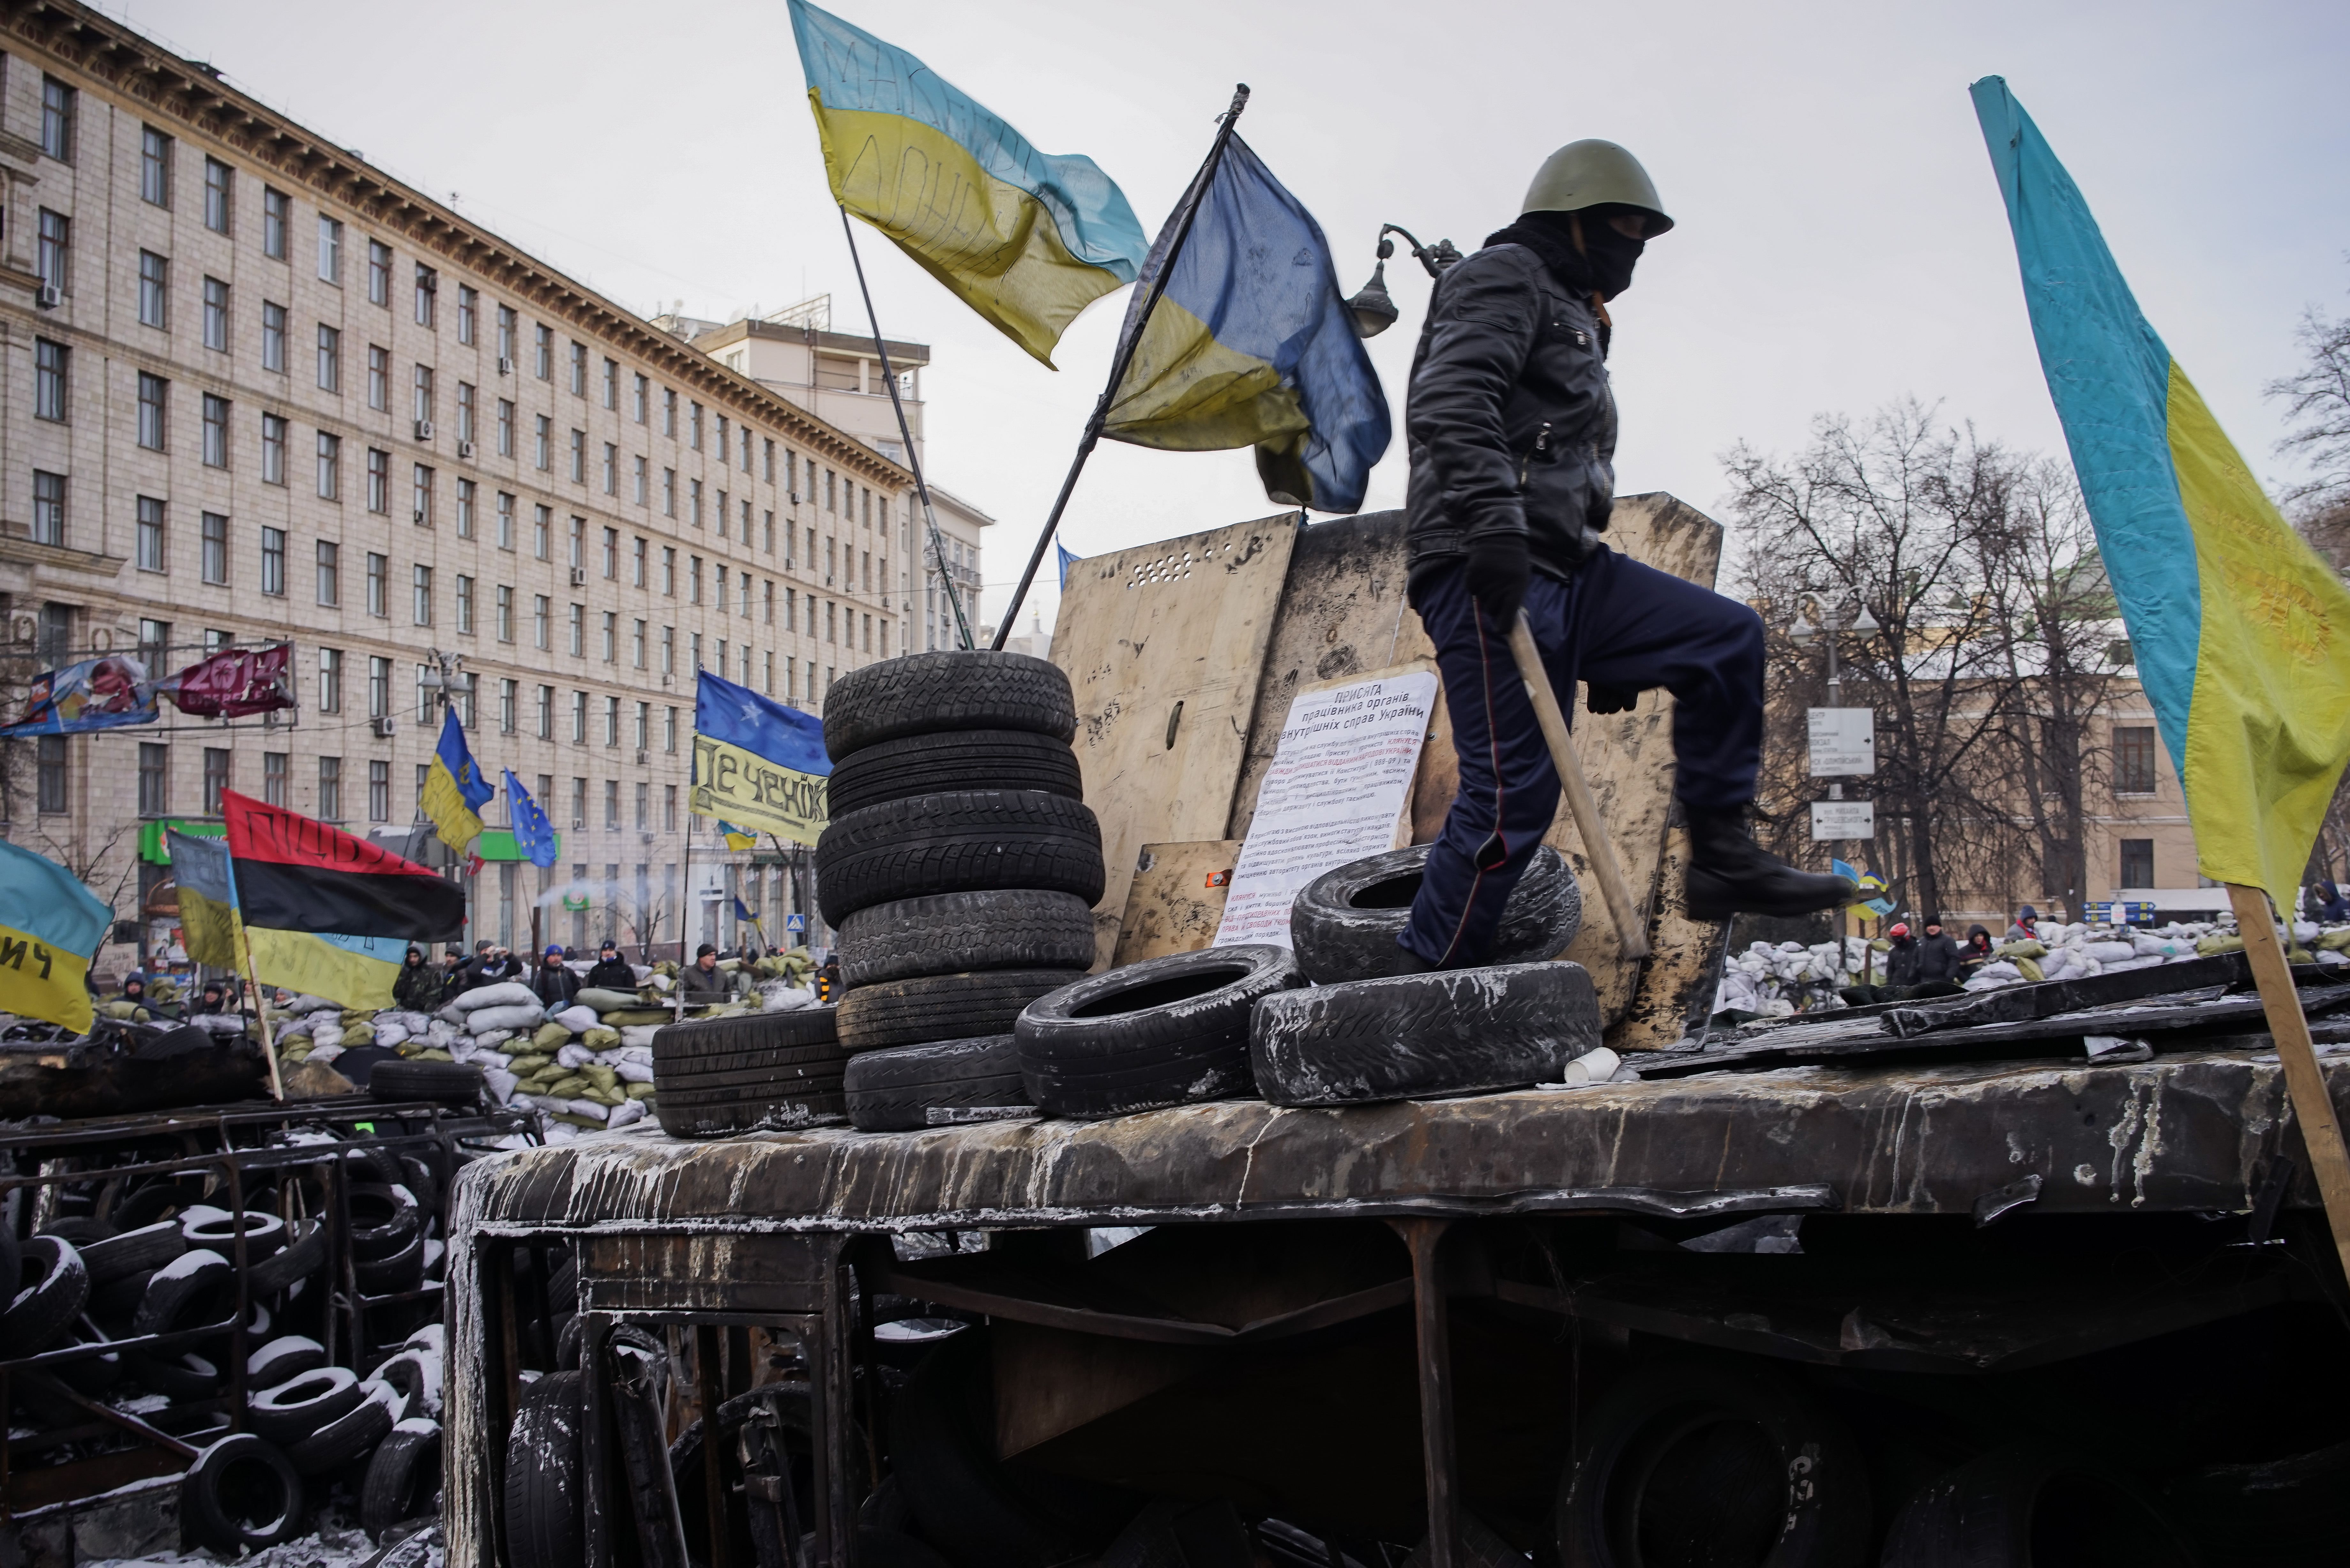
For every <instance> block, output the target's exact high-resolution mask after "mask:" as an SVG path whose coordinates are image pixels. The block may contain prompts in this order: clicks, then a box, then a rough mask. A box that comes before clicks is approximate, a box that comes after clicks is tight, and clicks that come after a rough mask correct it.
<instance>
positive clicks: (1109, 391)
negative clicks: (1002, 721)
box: [988, 82, 1249, 649]
mask: <svg viewBox="0 0 2350 1568" xmlns="http://www.w3.org/2000/svg"><path fill="white" fill-rule="evenodd" d="M1248 100H1249V89H1248V84H1247V83H1246V82H1243V83H1241V84H1240V85H1239V86H1238V87H1237V88H1233V89H1232V108H1230V109H1226V110H1225V111H1224V113H1223V116H1222V124H1220V125H1219V126H1218V127H1217V129H1216V140H1215V144H1214V145H1213V146H1211V147H1210V148H1209V149H1208V156H1207V158H1206V160H1205V161H1203V162H1201V165H1200V171H1199V172H1198V173H1197V174H1195V175H1193V176H1192V177H1191V189H1190V190H1188V191H1186V192H1184V193H1183V204H1182V205H1181V206H1180V208H1178V209H1177V210H1176V215H1175V224H1176V228H1175V237H1174V240H1173V242H1172V243H1171V244H1169V245H1168V247H1167V254H1166V255H1164V256H1163V257H1161V258H1159V268H1158V270H1157V271H1156V272H1154V273H1152V274H1151V275H1150V287H1149V291H1148V293H1147V294H1146V295H1145V296H1144V299H1143V302H1142V308H1141V309H1140V310H1139V311H1137V312H1135V313H1134V314H1133V315H1132V316H1129V317H1128V318H1127V330H1126V331H1125V332H1123V333H1121V334H1120V335H1119V337H1118V352H1117V353H1116V354H1115V355H1113V356H1112V357H1111V359H1110V367H1109V382H1108V384H1107V385H1106V386H1105V387H1103V388H1102V394H1101V397H1100V399H1099V400H1097V401H1096V402H1095V404H1094V411H1093V413H1092V415H1091V416H1090V417H1089V418H1088V419H1087V421H1086V429H1085V433H1084V434H1083V435H1082V436H1080V437H1079V438H1078V439H1077V454H1076V457H1074V458H1072V459H1071V460H1070V462H1069V472H1068V477H1067V478H1066V479H1064V480H1062V481H1061V493H1060V494H1059V495H1058V496H1056V497H1055V498H1054V501H1053V511H1052V514H1051V515H1050V516H1048V517H1046V518H1045V531H1044V532H1043V533H1041V534H1039V535H1036V547H1035V549H1033V550H1031V551H1029V552H1028V565H1027V567H1026V568H1025V569H1024V570H1023V571H1022V572H1021V574H1020V586H1019V587H1015V588H1014V589H1013V590H1012V602H1011V604H1010V605H1008V606H1006V607H1005V608H1004V611H1003V620H1002V621H1001V622H1000V623H999V624H998V625H997V626H996V628H995V640H994V641H993V642H991V643H990V644H988V647H989V648H991V649H1001V648H1002V647H1003V639H1005V638H1007V637H1009V636H1011V635H1012V623H1013V622H1014V620H1016V619H1018V618H1019V616H1020V606H1021V604H1022V603H1023V602H1024V600H1025V599H1026V598H1027V597H1028V589H1029V586H1030V585H1031V584H1033V583H1035V580H1036V568H1037V566H1040V565H1042V564H1043V562H1044V559H1045V545H1048V544H1050V543H1051V542H1052V539H1053V535H1055V534H1056V533H1058V532H1059V531H1060V527H1061V513H1062V512H1063V510H1064V509H1066V507H1067V506H1068V504H1069V494H1070V493H1071V492H1072V491H1074V490H1076V487H1077V475H1078V474H1080V473H1082V472H1085V467H1086V459H1087V458H1089V457H1091V456H1092V455H1093V452H1094V447H1095V445H1096V443H1097V442H1098V441H1100V440H1101V434H1102V430H1103V428H1104V427H1105V426H1107V424H1108V423H1109V410H1110V402H1111V400H1113V399H1114V398H1116V397H1117V396H1118V383H1120V382H1121V381H1124V380H1125V379H1126V372H1127V369H1128V367H1129V366H1131V365H1132V364H1133V363H1134V356H1135V352H1136V350H1138V349H1139V348H1141V347H1142V333H1143V329H1144V328H1145V327H1149V324H1150V313H1151V312H1152V311H1154V310H1156V309H1158V308H1159V296H1162V295H1164V294H1165V293H1166V292H1167V278H1168V275H1169V274H1170V273H1172V272H1173V271H1174V270H1175V258H1176V257H1177V256H1179V255H1180V254H1182V251H1183V242H1184V241H1185V240H1187V239H1190V238H1191V221H1192V220H1193V219H1194V218H1196V217H1198V216H1199V214H1200V202H1201V200H1202V199H1203V198H1204V197H1205V196H1206V195H1207V193H1208V182H1209V181H1211V180H1212V179H1213V178H1214V177H1215V173H1216V166H1217V165H1218V164H1219V163H1222V161H1223V160H1224V147H1225V145H1226V143H1228V142H1230V141H1231V140H1232V125H1233V123H1234V122H1235V121H1237V120H1238V119H1240V117H1241V110H1242V109H1245V108H1247V107H1248Z"/></svg>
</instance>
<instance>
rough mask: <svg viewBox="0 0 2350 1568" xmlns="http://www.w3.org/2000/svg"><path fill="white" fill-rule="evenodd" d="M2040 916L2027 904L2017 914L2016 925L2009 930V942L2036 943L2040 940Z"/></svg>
mask: <svg viewBox="0 0 2350 1568" xmlns="http://www.w3.org/2000/svg"><path fill="white" fill-rule="evenodd" d="M2039 923H2040V915H2039V913H2038V911H2036V910H2034V909H2033V907H2032V906H2031V905H2029V904H2026V905H2024V906H2023V908H2022V909H2018V910H2017V911H2016V912H2015V924H2013V925H2012V926H2010V927H2008V928H2007V940H2009V941H2012V942H2036V941H2038V940H2040V931H2039V929H2038V928H2039Z"/></svg>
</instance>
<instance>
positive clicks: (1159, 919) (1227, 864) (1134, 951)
mask: <svg viewBox="0 0 2350 1568" xmlns="http://www.w3.org/2000/svg"><path fill="white" fill-rule="evenodd" d="M1240 857H1241V846H1240V840H1238V839H1236V838H1207V839H1201V840H1198V841H1196V842H1193V843H1189V844H1146V845H1144V846H1142V848H1141V850H1140V851H1139V853H1138V854H1137V855H1136V856H1135V860H1134V880H1133V881H1132V883H1130V884H1129V885H1128V888H1127V893H1126V913H1125V915H1124V917H1123V918H1122V919H1120V920H1119V921H1118V949H1117V951H1116V952H1114V953H1113V954H1111V956H1110V967H1111V968H1113V969H1124V968H1125V967H1126V966H1127V965H1128V964H1130V963H1140V962H1141V961H1143V960H1144V959H1152V958H1160V957H1164V956H1165V955H1166V954H1168V953H1189V952H1197V951H1199V950H1201V948H1204V947H1207V946H1209V945H1211V943H1213V942H1214V941H1215V940H1216V927H1217V926H1218V924H1219V923H1221V922H1222V919H1223V918H1224V896H1225V895H1226V894H1228V893H1230V892H1231V891H1232V867H1233V866H1235V865H1236V864H1238V863H1239V860H1240Z"/></svg>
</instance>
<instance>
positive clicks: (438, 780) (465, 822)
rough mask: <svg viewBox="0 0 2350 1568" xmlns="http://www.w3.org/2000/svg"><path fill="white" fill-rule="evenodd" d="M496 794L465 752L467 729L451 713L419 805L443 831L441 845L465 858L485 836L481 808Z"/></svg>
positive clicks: (445, 720) (444, 723)
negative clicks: (467, 851)
mask: <svg viewBox="0 0 2350 1568" xmlns="http://www.w3.org/2000/svg"><path fill="white" fill-rule="evenodd" d="M497 793H498V792H497V787H496V786H495V785H494V784H491V783H490V782H489V781H488V780H487V779H484V777H483V776H482V769H481V765H480V764H479V763H475V762H474V761H473V753H472V752H471V751H469V750H467V749H466V746H465V727H464V726H463V724H460V723H459V722H457V714H456V711H455V710H454V709H452V710H451V711H449V712H447V713H446V714H443V715H442V720H441V743H440V744H439V745H438V746H435V747H434V748H433V749H432V765H431V766H430V767H428V768H426V769H425V770H424V788H423V791H422V793H421V794H420V795H419V796H418V798H417V804H418V805H421V806H422V807H423V808H424V815H427V816H429V817H431V818H432V826H434V827H436V828H438V829H439V830H440V833H441V842H442V843H443V844H445V845H447V846H449V847H450V848H452V849H453V850H455V851H456V852H457V853H458V854H460V855H463V853H464V852H465V849H466V846H469V845H471V844H472V843H473V840H474V839H476V838H479V837H480V836H482V813H481V808H482V807H483V806H484V805H488V804H489V801H490V797H491V796H492V795H494V794H497Z"/></svg>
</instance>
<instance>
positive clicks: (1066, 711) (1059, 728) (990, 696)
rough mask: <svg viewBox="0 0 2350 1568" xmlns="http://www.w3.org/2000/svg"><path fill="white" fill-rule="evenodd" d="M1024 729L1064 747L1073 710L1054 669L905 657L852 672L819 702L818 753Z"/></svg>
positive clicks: (1033, 663)
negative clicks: (945, 733)
mask: <svg viewBox="0 0 2350 1568" xmlns="http://www.w3.org/2000/svg"><path fill="white" fill-rule="evenodd" d="M941 730H1024V731H1026V732H1029V733H1031V734H1037V735H1050V736H1052V737H1054V738H1055V740H1058V741H1062V742H1067V741H1068V740H1069V739H1070V738H1071V737H1072V736H1074V735H1076V732H1077V706H1076V699H1075V697H1074V696H1073V695H1072V694H1071V692H1070V691H1069V678H1068V677H1067V676H1066V675H1064V674H1063V673H1061V670H1060V667H1059V666H1057V665H1055V664H1050V663H1047V662H1046V661H1045V660H1044V659H1031V658H1030V657H1029V656H1028V655H1026V654H1024V653H995V652H990V651H986V650H983V649H958V650H955V651H951V652H942V653H912V654H908V655H906V656H904V657H903V658H899V659H883V660H882V661H881V662H880V663H879V664H868V665H866V666H865V667H864V668H862V669H860V670H850V671H849V672H848V673H847V674H846V675H844V676H842V677H841V678H840V679H839V680H836V681H834V682H833V683H832V688H831V690H829V691H827V692H826V693H825V697H824V750H825V754H826V755H827V756H828V757H830V758H831V759H832V760H833V761H834V762H836V763H837V762H840V761H842V760H844V759H845V758H847V757H849V756H851V755H853V754H855V753H858V752H861V751H863V750H864V749H865V748H866V747H868V746H876V745H879V744H880V743H881V742H884V741H894V740H896V739H898V738H899V736H901V735H926V734H931V733H935V732H939V731H941Z"/></svg>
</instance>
